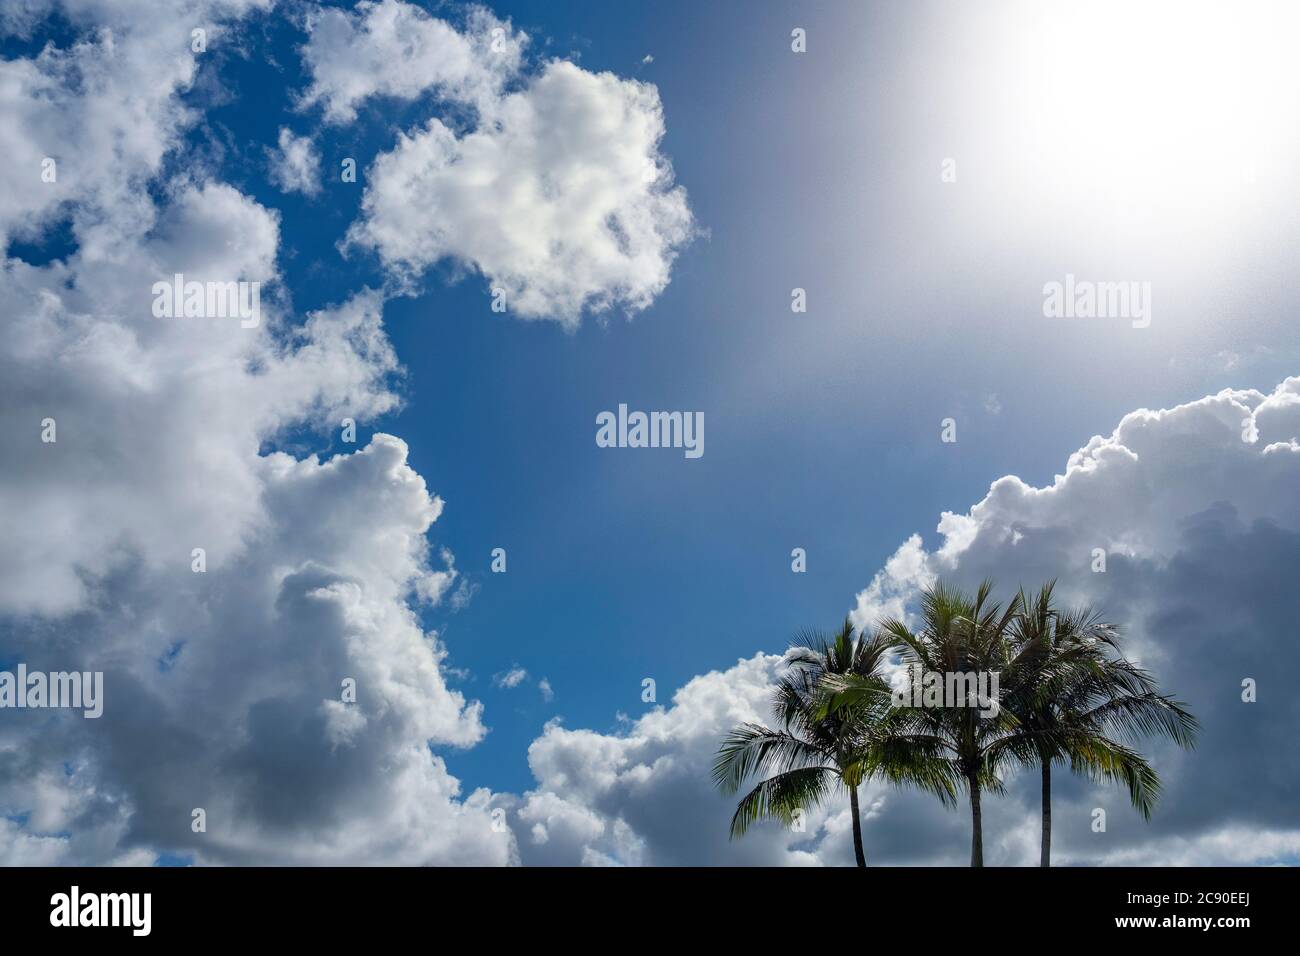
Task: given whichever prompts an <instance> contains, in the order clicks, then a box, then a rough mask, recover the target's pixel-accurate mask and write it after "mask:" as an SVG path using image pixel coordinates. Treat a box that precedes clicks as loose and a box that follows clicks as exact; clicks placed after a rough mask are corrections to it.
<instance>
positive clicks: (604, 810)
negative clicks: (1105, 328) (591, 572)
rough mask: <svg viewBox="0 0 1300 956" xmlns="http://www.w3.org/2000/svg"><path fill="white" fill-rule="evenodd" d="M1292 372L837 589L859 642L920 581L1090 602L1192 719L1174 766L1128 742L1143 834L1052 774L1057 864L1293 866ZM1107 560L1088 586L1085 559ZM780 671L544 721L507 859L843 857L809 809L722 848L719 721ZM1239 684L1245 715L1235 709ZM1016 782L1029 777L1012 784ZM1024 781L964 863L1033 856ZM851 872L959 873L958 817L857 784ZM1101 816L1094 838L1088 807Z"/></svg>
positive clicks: (994, 493) (1004, 496) (961, 836)
mask: <svg viewBox="0 0 1300 956" xmlns="http://www.w3.org/2000/svg"><path fill="white" fill-rule="evenodd" d="M1298 437H1300V378H1292V379H1288V380H1287V381H1285V382H1283V383H1281V384H1280V385H1278V386H1277V388H1276V389H1274V390H1273V391H1272V392H1271V393H1268V394H1265V393H1262V392H1258V391H1254V390H1227V391H1224V392H1221V393H1219V394H1217V395H1212V396H1208V397H1206V398H1203V399H1201V400H1199V401H1195V402H1190V403H1188V404H1185V405H1180V406H1178V407H1176V408H1172V409H1167V410H1161V411H1151V410H1146V409H1142V410H1139V411H1136V412H1133V413H1132V414H1130V415H1127V416H1125V417H1124V419H1123V420H1122V421H1121V422H1120V424H1119V426H1118V427H1117V428H1116V429H1115V431H1114V432H1113V433H1112V434H1111V435H1110V436H1109V437H1100V436H1098V437H1095V438H1093V439H1092V440H1090V441H1089V442H1088V443H1087V444H1086V445H1085V446H1084V447H1083V448H1081V449H1080V450H1079V451H1078V452H1076V453H1075V454H1073V455H1072V456H1070V459H1069V461H1068V462H1067V464H1066V468H1065V471H1064V473H1063V474H1061V475H1058V476H1057V477H1056V479H1055V481H1054V482H1053V483H1052V484H1051V485H1050V486H1048V487H1045V488H1035V487H1033V486H1030V485H1028V484H1027V483H1025V482H1023V481H1022V480H1020V479H1019V478H1016V477H1015V476H1007V477H1005V478H1001V479H999V480H998V481H996V482H994V483H993V485H992V486H991V488H990V490H989V493H988V495H987V496H986V497H985V498H984V499H983V500H982V501H980V502H979V503H977V504H976V505H975V506H974V507H972V508H971V509H970V510H969V511H968V512H966V513H962V514H958V513H945V514H944V515H943V516H942V517H941V519H940V521H939V524H938V532H939V535H940V539H941V540H940V542H939V544H938V546H937V547H936V548H934V549H933V550H927V549H926V548H925V547H924V545H923V542H922V539H921V537H920V535H913V536H911V537H909V538H908V539H907V540H906V541H905V542H904V543H903V544H902V545H901V546H900V547H899V549H898V551H897V552H896V553H895V554H894V555H893V556H892V557H891V558H890V560H889V561H888V562H887V563H886V565H885V567H884V568H883V569H881V571H879V572H878V573H877V574H876V575H875V576H874V577H873V578H872V580H871V582H870V583H869V585H868V586H867V587H866V588H864V589H863V590H862V592H860V593H859V594H858V596H857V601H856V606H855V607H854V608H853V609H852V616H853V619H854V621H855V623H856V624H857V625H858V626H859V627H871V626H873V625H874V624H876V623H877V622H878V621H879V620H880V619H881V618H882V617H885V616H895V617H906V616H907V614H908V612H909V610H910V609H911V608H913V607H914V599H915V598H916V596H917V594H918V592H919V590H920V589H921V588H923V587H925V586H926V585H928V584H930V583H932V582H933V581H935V580H936V579H938V578H939V577H941V576H942V577H943V578H945V579H949V580H952V581H955V582H957V583H960V584H963V585H966V586H972V585H974V584H975V583H977V582H978V581H980V580H982V579H983V578H985V577H992V578H994V579H995V580H996V581H997V582H998V583H999V584H1000V585H1001V589H1002V591H1003V593H1004V594H1005V593H1006V592H1007V591H1008V590H1010V589H1014V588H1015V587H1017V586H1019V585H1021V584H1025V585H1027V586H1036V585H1037V584H1039V583H1041V582H1042V581H1044V580H1046V579H1050V578H1057V579H1058V582H1059V583H1058V594H1059V595H1060V597H1061V598H1062V599H1064V600H1065V601H1066V602H1080V603H1083V602H1087V603H1092V604H1093V605H1094V606H1096V607H1098V608H1101V609H1104V610H1105V612H1106V613H1107V616H1108V617H1109V618H1110V619H1112V620H1114V621H1115V622H1117V623H1118V624H1119V625H1120V626H1121V628H1122V630H1123V632H1124V633H1126V634H1127V635H1128V637H1129V645H1128V646H1129V651H1130V654H1131V655H1132V656H1134V657H1135V658H1137V659H1138V660H1140V661H1141V662H1142V663H1143V664H1145V665H1146V666H1148V667H1150V668H1151V669H1152V670H1154V672H1155V673H1156V675H1157V676H1158V678H1159V679H1160V681H1161V683H1162V686H1163V687H1164V688H1165V689H1166V690H1167V691H1169V692H1172V693H1174V694H1176V695H1177V696H1179V697H1180V698H1182V699H1183V700H1185V701H1186V702H1187V703H1188V704H1189V706H1190V707H1191V709H1192V710H1193V711H1194V712H1195V713H1196V714H1197V716H1198V717H1199V718H1200V720H1201V722H1202V724H1203V732H1202V737H1201V741H1200V745H1199V746H1198V748H1197V750H1196V751H1195V752H1194V753H1191V754H1188V753H1184V752H1181V751H1178V750H1177V749H1175V748H1173V747H1172V745H1166V744H1162V743H1153V744H1151V745H1149V746H1148V748H1147V749H1148V752H1149V753H1150V755H1151V757H1152V759H1153V761H1154V763H1155V765H1156V767H1157V769H1158V770H1159V772H1160V773H1161V775H1162V777H1163V779H1164V783H1165V792H1164V794H1163V797H1162V799H1161V801H1160V803H1159V805H1158V806H1157V809H1156V813H1155V817H1154V819H1153V820H1152V821H1151V822H1150V823H1143V822H1142V821H1141V819H1140V818H1139V817H1138V816H1137V815H1136V813H1135V812H1134V811H1133V810H1132V809H1131V808H1130V807H1129V806H1128V804H1127V799H1126V797H1125V796H1124V795H1123V794H1122V793H1121V792H1120V791H1119V790H1118V789H1116V788H1107V787H1097V786H1093V785H1091V784H1089V783H1088V782H1086V781H1081V780H1079V779H1076V778H1072V777H1069V776H1068V775H1065V774H1061V775H1059V776H1058V779H1057V780H1056V781H1054V792H1055V805H1054V810H1053V820H1054V823H1055V832H1054V836H1053V851H1054V857H1055V859H1056V861H1057V862H1059V863H1064V864H1070V863H1075V864H1103V865H1112V864H1113V865H1123V864H1127V865H1159V866H1171V865H1188V864H1192V863H1195V864H1199V865H1207V864H1224V865H1231V864H1236V865H1242V864H1255V863H1270V862H1277V861H1282V860H1286V859H1288V858H1294V855H1295V854H1296V852H1297V847H1300V814H1298V813H1297V811H1296V808H1295V802H1294V799H1293V792H1294V786H1295V781H1296V780H1297V779H1298V778H1300V759H1298V758H1296V756H1295V753H1294V748H1293V747H1291V746H1290V743H1289V741H1290V738H1291V736H1292V735H1293V733H1294V728H1295V727H1296V726H1297V725H1298V724H1300V703H1297V701H1296V698H1295V696H1294V695H1293V694H1291V693H1290V688H1291V687H1293V686H1295V684H1296V682H1297V681H1300V658H1297V656H1296V655H1295V653H1294V646H1293V645H1294V621H1295V620H1296V619H1297V617H1300V597H1297V595H1296V592H1295V589H1294V588H1293V587H1292V586H1291V584H1290V582H1291V579H1292V578H1293V577H1294V569H1295V567H1297V566H1298V565H1300V499H1298V498H1297V496H1296V494H1295V488H1296V487H1297V485H1298V484H1300V441H1297V438H1298ZM1097 548H1100V549H1103V550H1104V551H1105V552H1106V553H1107V555H1108V560H1107V564H1106V570H1105V572H1104V573H1095V572H1094V571H1093V570H1092V568H1093V563H1094V549H1097ZM779 661H780V659H779V658H775V657H768V656H765V655H761V654H760V655H759V656H757V657H755V658H753V659H752V660H750V661H742V662H741V663H740V664H738V665H737V666H736V667H734V668H731V669H729V670H727V671H724V672H721V673H717V672H715V673H711V674H707V675H704V676H702V677H697V678H695V679H694V680H693V681H691V682H690V683H688V684H687V685H686V687H684V688H683V689H682V690H681V691H680V692H679V693H678V694H677V696H676V697H675V698H674V700H673V705H672V706H671V707H670V708H667V709H663V710H655V711H652V712H651V713H649V714H646V715H645V716H643V717H641V718H640V719H638V720H637V721H635V722H634V723H633V724H632V725H631V727H630V728H629V729H628V730H627V731H626V732H625V733H617V734H601V733H596V732H594V731H590V730H569V729H566V728H565V727H563V726H562V725H561V724H559V723H557V722H553V723H551V724H549V725H548V726H547V728H546V731H545V732H544V733H543V735H542V736H541V737H539V738H537V740H536V741H534V743H533V745H532V747H531V749H530V751H529V761H530V766H531V767H532V771H533V775H534V777H535V778H536V780H537V787H536V789H535V790H533V791H531V792H530V793H528V794H526V795H525V799H524V802H523V803H522V804H521V805H520V806H519V807H518V808H517V809H516V810H515V811H514V812H515V818H516V821H517V823H516V825H517V828H518V830H519V834H518V839H519V846H520V853H521V855H522V857H523V859H524V860H526V861H539V862H567V863H587V864H600V863H609V862H617V863H699V864H706V863H715V864H716V863H724V862H766V863H806V862H822V863H843V864H847V863H849V862H851V855H850V854H851V837H850V836H849V831H848V823H847V819H846V813H847V811H846V810H845V809H844V808H843V807H842V806H838V805H836V806H831V807H828V808H825V810H823V811H822V812H820V813H819V815H818V816H817V817H816V818H814V819H812V820H811V821H810V825H809V827H808V831H807V834H806V835H805V838H804V839H803V840H802V841H800V840H793V839H791V837H790V835H788V834H786V833H784V832H783V831H781V830H779V828H775V827H769V828H768V829H766V830H760V831H758V832H757V833H756V834H755V835H753V836H746V837H745V838H744V839H743V840H741V841H739V842H738V843H734V844H728V843H727V842H726V825H727V818H728V815H729V812H730V810H731V806H730V805H729V804H724V803H722V802H720V798H719V797H718V796H717V795H716V794H715V793H713V792H712V790H711V788H710V786H709V783H708V770H709V765H710V762H711V760H712V757H713V753H714V751H715V749H716V747H717V744H718V742H719V740H720V739H721V736H722V734H723V733H725V731H726V730H727V729H729V728H730V727H731V726H732V725H734V724H736V723H739V722H741V721H745V720H759V719H762V718H764V717H766V716H767V701H768V695H769V694H770V693H771V690H772V680H773V678H774V676H775V674H776V673H777V672H778V668H779ZM1247 677H1250V678H1254V679H1255V680H1256V681H1257V682H1258V684H1259V687H1260V696H1259V700H1258V702H1256V703H1253V704H1249V703H1244V702H1243V701H1242V699H1241V689H1242V688H1241V681H1242V680H1243V679H1244V678H1247ZM1030 778H1032V779H1030ZM1037 787H1038V778H1037V776H1036V775H1033V774H1027V775H1022V776H1020V777H1017V778H1013V779H1012V780H1011V785H1010V787H1009V791H1008V794H1007V795H1006V796H1005V797H1000V798H998V799H995V800H987V801H985V806H984V815H985V829H984V837H985V857H986V860H987V861H988V862H989V863H991V864H994V865H1031V864H1033V863H1034V862H1036V860H1037V856H1038V827H1039V819H1038V811H1039V794H1038V790H1037ZM863 803H864V806H866V807H868V808H869V809H868V812H867V816H866V821H865V823H864V836H865V841H866V847H867V854H868V858H869V859H874V860H875V861H876V862H883V863H893V864H948V865H960V864H962V863H964V861H965V859H966V856H967V853H968V846H969V826H970V823H969V818H968V816H966V815H965V814H963V813H959V812H950V811H945V810H944V809H943V808H942V807H941V806H940V805H939V804H938V802H937V801H936V800H934V799H933V798H931V797H928V796H922V795H917V794H913V793H904V792H900V791H895V790H891V789H888V788H884V787H882V786H880V785H879V784H874V783H873V784H871V785H870V786H869V787H868V788H867V789H866V792H865V794H864V801H863ZM1096 808H1101V809H1105V810H1106V811H1107V829H1106V831H1105V832H1104V833H1097V832H1094V831H1093V829H1092V822H1093V811H1094V809H1096Z"/></svg>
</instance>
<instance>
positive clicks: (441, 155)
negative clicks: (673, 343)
mask: <svg viewBox="0 0 1300 956" xmlns="http://www.w3.org/2000/svg"><path fill="white" fill-rule="evenodd" d="M308 29H309V31H310V37H309V40H308V42H307V44H306V45H305V47H304V49H303V57H304V60H305V62H306V64H307V66H308V68H309V70H310V72H311V75H312V82H311V85H310V86H309V87H308V89H307V90H306V92H305V93H304V95H303V103H304V105H312V104H317V103H320V104H323V106H324V109H325V117H326V119H327V121H329V122H335V123H338V122H346V121H349V120H351V119H353V118H355V116H356V110H357V108H358V106H359V105H360V104H361V103H362V102H363V101H365V100H366V99H368V98H370V97H373V96H377V95H387V96H394V97H400V98H403V99H412V98H414V97H417V96H421V95H429V96H433V97H436V98H438V99H439V100H440V101H444V102H446V103H449V104H451V105H453V106H464V107H468V108H470V110H471V112H472V120H471V121H469V122H466V121H465V120H464V119H463V118H462V117H459V116H458V115H457V116H455V118H447V117H443V118H436V117H435V118H433V119H431V120H429V121H428V123H427V124H426V125H425V126H424V127H423V128H422V129H417V130H414V131H411V132H407V133H404V134H402V135H401V136H400V138H399V140H398V143H397V145H396V147H395V148H394V149H392V150H390V151H388V152H386V153H382V154H381V155H380V156H379V157H378V158H377V159H376V160H375V162H374V164H373V166H372V168H371V169H370V170H369V171H368V172H367V176H366V181H367V186H366V192H365V195H364V199H363V202H362V215H361V217H360V219H359V220H358V221H357V222H356V223H355V224H354V225H353V227H352V229H351V230H349V233H348V237H347V246H348V247H353V248H366V249H373V250H374V251H375V252H376V253H378V255H379V257H380V259H381V260H382V262H383V263H384V265H385V266H386V267H387V268H388V269H389V270H390V271H391V272H392V273H393V274H394V275H395V276H396V277H398V278H399V279H400V280H402V281H403V282H410V281H413V280H414V279H415V278H416V277H417V276H419V275H420V274H421V273H422V272H423V271H424V270H426V269H427V268H428V267H429V266H431V265H433V264H434V263H437V262H439V261H442V260H449V261H451V262H453V263H455V264H456V265H457V266H458V267H462V268H465V269H468V270H471V271H476V272H478V273H480V274H482V275H483V276H484V277H485V278H486V279H487V281H488V284H489V286H490V287H491V288H492V289H493V290H498V291H494V296H496V297H497V299H498V301H503V302H504V305H505V307H506V308H507V309H508V310H509V311H510V312H512V313H514V314H516V315H519V316H521V317H524V318H553V319H558V320H560V321H561V322H563V323H565V324H566V325H569V326H573V325H576V324H577V323H578V322H579V321H580V318H581V315H582V313H583V311H584V310H590V311H591V312H594V313H601V312H606V311H609V310H612V309H616V308H617V309H623V310H625V311H627V312H629V313H631V312H635V311H638V310H641V309H644V308H646V307H647V306H648V305H650V303H651V302H652V301H653V300H654V298H655V297H656V296H657V295H659V293H660V292H662V291H663V289H664V288H665V287H666V286H667V284H668V280H669V274H670V271H671V268H672V264H673V261H674V259H675V258H676V255H677V253H678V251H679V249H680V248H681V247H682V246H683V245H684V244H685V243H686V242H687V241H688V240H689V239H690V238H691V236H692V234H693V232H694V225H693V219H692V216H691V212H690V208H689V206H688V204H687V199H686V192H685V190H684V189H682V188H681V187H680V186H677V185H674V182H673V171H672V166H671V164H670V163H669V161H668V159H667V158H666V157H665V156H664V155H663V154H662V153H661V151H660V141H661V140H662V138H663V135H664V118H663V108H662V105H661V104H660V101H659V94H658V91H657V90H656V89H655V87H653V86H651V85H649V84H645V83H639V82H637V81H634V80H624V79H620V78H619V77H616V76H614V75H613V74H612V73H591V72H588V71H586V70H583V69H581V68H579V67H577V66H575V65H574V64H572V63H568V62H564V61H559V60H553V61H550V62H548V63H546V64H545V65H544V66H543V67H542V68H541V69H540V72H538V73H537V74H536V75H528V74H526V73H525V72H524V70H523V50H524V48H525V46H526V43H527V37H525V36H524V35H523V34H520V33H517V32H515V31H514V30H513V28H512V27H511V26H510V24H509V22H508V21H500V20H497V19H496V18H495V17H493V16H492V15H491V14H489V13H487V12H486V11H484V10H481V9H478V8H474V9H472V10H471V12H470V14H469V16H468V18H467V22H466V23H465V25H464V28H463V29H461V30H458V29H457V28H456V27H454V26H452V25H451V24H449V23H447V22H445V21H442V20H438V19H436V18H433V17H430V16H429V15H428V14H426V13H425V12H424V11H423V10H420V9H419V8H418V7H414V6H411V5H409V4H406V3H401V2H399V0H384V2H383V3H362V4H359V5H358V7H357V8H356V10H355V11H353V12H352V13H347V12H344V11H340V10H332V9H331V10H324V11H318V12H317V13H315V14H314V15H313V16H312V17H311V18H309V21H308ZM454 114H455V111H454V110H453V115H454Z"/></svg>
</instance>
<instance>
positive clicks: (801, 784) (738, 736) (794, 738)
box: [713, 620, 955, 866]
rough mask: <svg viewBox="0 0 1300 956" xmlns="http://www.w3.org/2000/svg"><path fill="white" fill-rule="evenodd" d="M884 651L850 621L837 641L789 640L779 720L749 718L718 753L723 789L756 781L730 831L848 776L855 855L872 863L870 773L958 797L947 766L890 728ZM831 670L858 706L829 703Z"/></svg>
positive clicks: (776, 702) (781, 815)
mask: <svg viewBox="0 0 1300 956" xmlns="http://www.w3.org/2000/svg"><path fill="white" fill-rule="evenodd" d="M887 651H888V646H887V644H886V643H885V642H883V641H880V640H877V639H867V638H865V637H855V636H854V632H853V626H852V624H851V623H850V622H849V621H848V620H846V621H845V622H844V625H843V626H842V627H841V628H840V631H839V633H838V634H836V635H835V637H834V638H833V639H832V640H830V641H827V640H826V639H825V638H824V637H822V636H820V635H817V634H808V635H804V636H802V637H801V638H800V640H799V641H798V642H797V643H796V644H795V646H794V647H792V648H791V650H790V652H789V653H788V655H787V663H788V670H787V673H786V674H785V676H783V677H782V678H781V679H780V680H779V681H778V682H777V689H776V692H775V694H774V698H773V712H774V717H775V723H776V725H777V727H778V728H779V729H775V730H774V729H771V728H769V727H765V726H763V725H761V724H754V723H747V724H743V725H741V726H739V727H737V728H735V729H734V730H732V731H731V732H730V733H729V734H728V735H727V737H726V738H725V739H724V740H723V742H722V746H721V747H720V748H719V750H718V756H717V759H716V760H715V761H714V765H713V779H714V782H715V784H716V785H717V786H718V788H719V789H721V790H722V791H723V792H724V793H728V794H731V793H735V792H736V791H738V790H739V789H740V788H741V787H742V786H743V785H744V784H745V783H746V781H748V780H750V779H755V778H757V779H758V780H759V782H758V783H757V785H756V786H754V787H753V789H751V790H750V791H749V793H747V794H746V795H745V796H744V797H743V798H742V799H741V801H740V803H739V804H738V805H737V807H736V812H735V814H734V815H733V816H732V819H731V836H732V838H733V839H734V838H736V837H739V836H741V835H743V834H744V833H745V831H746V830H747V829H748V828H749V826H750V824H751V823H753V822H755V821H757V820H760V819H775V820H780V821H781V822H783V823H785V824H787V825H788V824H789V823H791V822H792V821H793V820H794V819H795V813H796V811H800V810H804V809H808V808H811V807H813V806H816V805H817V804H819V803H820V802H821V801H822V800H824V799H826V798H827V797H828V796H829V795H830V793H831V792H832V790H833V789H834V788H835V786H836V785H837V784H842V785H843V786H844V787H845V788H847V790H848V792H849V808H850V812H851V813H852V817H853V852H854V856H855V858H856V860H857V864H858V866H866V865H867V860H866V854H865V852H864V850H863V846H862V820H861V812H860V809H859V806H858V789H859V788H860V787H861V786H862V785H863V783H864V782H865V781H866V780H868V779H869V778H871V777H873V776H879V777H882V778H885V779H888V780H891V781H893V782H896V783H906V784H912V785H915V786H920V787H923V788H925V789H927V790H929V791H930V792H933V793H936V794H937V795H938V796H939V797H940V799H943V800H945V801H946V802H952V801H953V799H954V795H955V790H954V787H953V785H952V782H951V781H950V780H949V779H948V778H947V776H946V765H945V764H944V763H943V762H941V761H938V760H934V759H930V758H929V757H928V756H927V754H926V753H925V752H924V748H923V747H921V748H913V747H911V746H909V743H908V741H907V740H906V739H904V738H902V737H899V736H895V735H892V734H891V732H890V727H891V725H892V722H893V719H894V715H893V714H892V713H891V709H890V686H889V683H888V681H886V680H885V679H884V677H883V676H882V672H881V666H882V664H883V663H884V661H885V657H886V654H887ZM830 675H839V676H845V677H852V678H853V680H854V681H855V683H854V687H855V689H856V695H855V699H854V701H853V702H852V704H851V705H846V706H842V707H838V708H836V709H835V710H834V711H831V710H830V708H828V707H827V706H826V704H825V700H824V693H823V690H822V685H823V683H824V681H825V680H826V679H827V677H828V676H830Z"/></svg>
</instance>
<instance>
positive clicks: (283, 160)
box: [267, 126, 320, 196]
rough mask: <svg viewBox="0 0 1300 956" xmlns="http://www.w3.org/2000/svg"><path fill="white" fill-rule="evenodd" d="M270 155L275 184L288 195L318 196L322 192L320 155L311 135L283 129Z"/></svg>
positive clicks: (272, 178)
mask: <svg viewBox="0 0 1300 956" xmlns="http://www.w3.org/2000/svg"><path fill="white" fill-rule="evenodd" d="M267 152H268V156H267V162H268V169H269V173H270V177H271V182H273V183H275V184H276V185H277V186H279V187H280V188H281V189H282V190H284V191H285V192H287V193H292V192H300V193H302V194H303V195H305V196H315V195H316V194H317V193H319V192H320V153H319V152H318V151H317V149H316V144H315V142H313V140H312V138H311V137H310V136H295V135H294V134H293V131H292V130H290V129H289V128H288V127H287V126H282V127H280V137H279V140H278V141H277V144H276V148H275V149H274V150H268V151H267Z"/></svg>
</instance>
